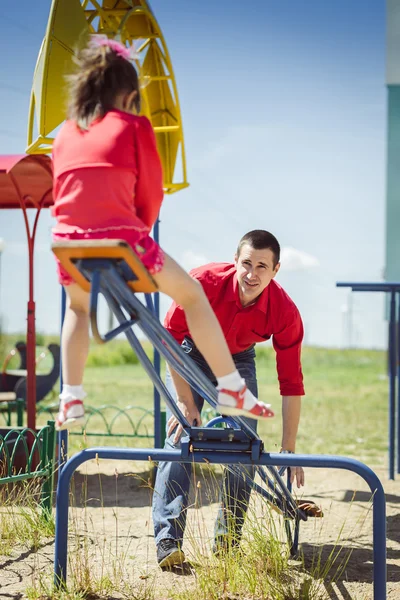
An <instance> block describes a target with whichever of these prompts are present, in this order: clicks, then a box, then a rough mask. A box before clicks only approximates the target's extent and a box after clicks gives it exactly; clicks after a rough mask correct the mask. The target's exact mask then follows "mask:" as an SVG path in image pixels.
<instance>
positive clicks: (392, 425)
mask: <svg viewBox="0 0 400 600" xmlns="http://www.w3.org/2000/svg"><path fill="white" fill-rule="evenodd" d="M395 436H396V294H395V292H394V291H393V292H392V293H391V294H390V312H389V479H392V480H393V479H394V467H395V465H394V461H395Z"/></svg>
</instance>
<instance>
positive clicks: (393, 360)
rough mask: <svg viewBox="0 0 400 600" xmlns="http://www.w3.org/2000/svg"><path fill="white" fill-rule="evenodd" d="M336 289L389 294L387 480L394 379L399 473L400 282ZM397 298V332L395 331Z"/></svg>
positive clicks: (393, 423)
mask: <svg viewBox="0 0 400 600" xmlns="http://www.w3.org/2000/svg"><path fill="white" fill-rule="evenodd" d="M336 286H337V287H349V288H351V289H352V291H353V292H383V293H385V294H389V306H390V308H389V335H388V354H389V363H388V366H389V432H388V445H389V479H392V480H393V479H394V477H395V475H394V473H395V462H396V457H395V446H396V379H397V473H400V282H371V283H367V282H358V283H357V282H353V283H352V282H344V281H342V282H338V283H337V284H336ZM396 298H397V311H398V315H397V331H396Z"/></svg>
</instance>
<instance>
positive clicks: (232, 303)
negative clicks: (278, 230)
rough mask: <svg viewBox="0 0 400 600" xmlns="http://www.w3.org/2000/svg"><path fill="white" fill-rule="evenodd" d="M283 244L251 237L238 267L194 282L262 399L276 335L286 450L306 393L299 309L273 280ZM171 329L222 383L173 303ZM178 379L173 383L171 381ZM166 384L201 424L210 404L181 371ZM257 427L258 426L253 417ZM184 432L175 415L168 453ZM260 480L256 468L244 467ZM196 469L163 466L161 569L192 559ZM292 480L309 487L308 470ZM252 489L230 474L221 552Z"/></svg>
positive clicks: (156, 508) (233, 540)
mask: <svg viewBox="0 0 400 600" xmlns="http://www.w3.org/2000/svg"><path fill="white" fill-rule="evenodd" d="M279 260H280V246H279V243H278V241H277V239H276V238H275V237H274V236H273V235H272V234H271V233H269V232H268V231H264V230H258V229H257V230H254V231H250V232H249V233H246V235H244V236H243V237H242V239H241V240H240V242H239V245H238V248H237V252H236V254H235V263H234V264H228V263H211V264H208V265H205V266H203V267H199V268H196V269H193V270H192V271H191V275H192V277H194V278H195V279H197V280H198V281H199V282H200V283H201V285H202V286H203V288H204V291H205V293H206V295H207V297H208V299H209V301H210V304H211V306H212V308H213V310H214V312H215V314H216V315H217V317H218V320H219V322H220V324H221V327H222V330H223V332H224V335H225V338H226V340H227V342H228V346H229V349H230V351H231V353H232V357H233V359H234V362H235V365H236V368H237V370H238V371H239V373H240V375H241V377H243V379H245V381H246V383H247V386H248V388H249V389H250V390H251V391H252V393H253V394H254V395H255V396H256V397H257V395H258V394H257V377H256V366H255V350H254V345H255V344H256V343H257V342H264V341H266V340H268V339H270V338H271V337H272V344H273V347H274V349H275V351H276V365H277V373H278V380H279V386H280V392H281V395H282V417H283V431H282V450H281V451H282V452H294V451H295V447H296V437H297V430H298V425H299V420H300V408H301V396H303V395H304V387H303V375H302V370H301V363H300V352H301V342H302V340H303V324H302V321H301V317H300V314H299V311H298V309H297V307H296V306H295V304H294V302H293V301H292V300H291V299H290V298H289V296H288V295H287V293H286V292H285V291H284V290H283V289H282V288H281V287H280V285H279V284H277V283H276V282H275V281H274V278H275V276H276V274H277V273H278V271H279V267H280V263H279ZM164 325H165V327H166V329H167V330H168V331H169V332H170V333H171V334H172V335H173V337H174V338H175V339H176V340H177V341H178V342H179V343H180V344H181V345H182V348H183V350H184V351H185V352H186V353H188V354H189V356H190V357H191V358H192V359H193V360H194V361H195V362H196V364H197V365H198V366H199V367H200V368H201V369H202V371H203V372H204V373H205V374H206V375H207V377H208V378H209V379H210V380H211V381H212V382H213V383H214V384H216V381H215V378H214V376H213V374H212V372H211V371H210V369H209V367H208V365H207V363H206V362H205V360H204V358H203V357H202V355H201V354H200V352H199V351H198V350H197V348H196V347H195V346H194V344H193V341H192V340H191V339H190V334H189V330H188V327H187V323H186V320H185V316H184V313H183V309H182V308H181V307H180V306H178V305H176V304H175V303H173V304H172V306H171V308H170V309H169V311H168V313H167V315H166V318H165V322H164ZM171 377H172V380H171ZM166 383H167V387H168V389H169V390H170V392H171V395H172V396H173V397H175V398H176V402H177V404H178V406H179V408H180V410H181V411H182V413H183V414H184V415H185V417H186V419H187V420H188V422H189V423H191V424H193V423H194V422H196V423H197V425H200V424H201V410H202V407H203V402H204V400H203V399H202V398H201V397H200V396H199V395H198V394H197V393H196V392H195V391H194V390H192V389H191V388H190V386H189V384H188V383H187V382H186V381H184V380H183V379H182V378H181V377H180V376H179V375H178V374H177V373H176V372H174V371H172V369H171V372H170V373H169V371H168V370H167V382H166ZM247 422H248V423H249V425H250V426H251V427H252V428H253V429H254V430H256V426H257V421H255V420H253V419H248V421H247ZM181 434H182V427H181V425H179V422H178V421H177V419H176V418H175V417H174V416H170V418H169V420H168V425H167V435H168V437H167V440H166V442H165V448H167V449H171V448H177V447H179V443H180V442H179V440H180V436H181ZM240 468H241V471H242V472H243V471H244V472H245V473H246V474H247V475H249V476H250V478H251V479H254V475H255V473H254V468H252V467H240ZM191 469H192V466H191V465H190V464H186V465H184V464H180V463H160V464H159V467H158V472H157V478H156V483H155V489H154V495H153V522H154V536H155V541H156V545H157V560H158V563H159V565H160V567H161V568H170V567H172V566H173V565H177V564H181V563H182V562H183V561H184V560H185V556H184V553H183V551H182V541H183V535H184V531H185V525H186V512H187V506H188V494H189V488H190V477H191ZM291 480H292V482H293V481H294V480H296V481H297V486H298V487H300V486H301V485H304V472H303V469H301V468H299V467H298V468H297V469H292V470H291ZM250 492H251V486H250V484H249V483H248V480H247V481H246V479H245V478H244V477H243V476H239V475H238V476H234V475H232V474H231V473H229V472H228V471H227V470H225V472H224V479H223V485H222V494H221V495H222V498H221V508H220V510H219V513H218V516H217V521H216V527H215V545H214V551H215V552H223V551H226V550H227V549H228V548H229V547H232V546H233V547H234V546H237V545H238V543H239V541H240V537H241V531H242V526H243V522H244V518H245V515H246V511H247V507H248V501H249V497H250Z"/></svg>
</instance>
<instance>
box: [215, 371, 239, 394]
mask: <svg viewBox="0 0 400 600" xmlns="http://www.w3.org/2000/svg"><path fill="white" fill-rule="evenodd" d="M217 382H218V386H217V387H218V389H219V390H220V389H222V388H225V389H226V390H231V391H232V392H237V391H239V390H240V389H241V388H242V387H243V386H244V384H245V381H244V379H242V378H241V377H240V375H239V371H233V373H229V375H224V376H223V377H217Z"/></svg>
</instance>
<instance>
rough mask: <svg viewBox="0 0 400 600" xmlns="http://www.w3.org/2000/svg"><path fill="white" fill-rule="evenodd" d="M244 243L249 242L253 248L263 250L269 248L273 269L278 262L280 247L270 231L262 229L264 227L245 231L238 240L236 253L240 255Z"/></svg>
mask: <svg viewBox="0 0 400 600" xmlns="http://www.w3.org/2000/svg"><path fill="white" fill-rule="evenodd" d="M245 244H249V246H251V247H252V248H254V250H264V249H269V250H271V252H272V253H273V255H274V269H275V267H276V265H277V264H278V262H279V260H280V257H281V247H280V245H279V242H278V240H277V239H276V237H275V236H274V235H272V233H270V232H269V231H264V229H253V231H249V232H248V233H245V235H244V236H243V237H242V239H241V240H240V242H239V244H238V247H237V250H236V254H237V255H238V256H240V251H241V250H242V248H243V246H244V245H245Z"/></svg>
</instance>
